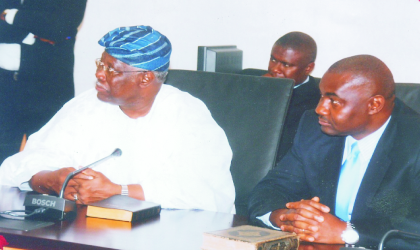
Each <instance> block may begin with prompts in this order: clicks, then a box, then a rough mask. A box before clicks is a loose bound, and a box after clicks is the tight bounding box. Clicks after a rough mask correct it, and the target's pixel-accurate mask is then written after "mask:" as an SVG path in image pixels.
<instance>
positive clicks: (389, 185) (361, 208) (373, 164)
mask: <svg viewBox="0 0 420 250" xmlns="http://www.w3.org/2000/svg"><path fill="white" fill-rule="evenodd" d="M419 126H420V116H419V115H418V114H417V113H415V112H414V111H413V110H412V109H410V108H409V107H407V106H406V105H405V104H404V103H402V102H401V101H399V100H398V99H397V100H396V105H395V108H394V111H393V113H392V117H391V120H390V122H389V124H388V126H387V128H386V129H385V131H384V133H383V135H382V137H381V138H380V140H379V142H378V144H377V146H376V149H375V151H374V153H373V155H372V158H371V161H370V163H369V165H368V168H367V170H366V173H365V176H364V178H363V180H362V183H361V185H360V188H359V191H358V194H357V197H356V201H355V204H354V208H353V214H352V219H351V222H352V223H353V224H354V225H355V227H356V230H357V231H358V232H359V235H360V241H359V244H360V245H362V246H365V247H369V246H374V245H377V244H378V242H379V240H380V239H381V237H382V236H383V235H384V234H385V233H386V232H387V231H388V230H391V229H398V230H402V231H407V232H411V233H419V232H420V129H419ZM344 142H345V137H334V136H328V135H326V134H324V133H322V131H321V129H320V125H319V124H318V118H317V115H316V114H315V112H314V111H307V112H306V113H305V114H304V115H303V117H302V120H301V122H300V124H299V128H298V132H297V134H296V137H295V140H294V144H293V147H292V149H291V151H289V152H288V153H287V154H286V156H285V157H284V158H283V159H282V160H281V161H280V162H279V164H278V165H277V166H276V168H275V169H273V170H271V171H270V172H269V173H268V174H267V176H266V177H265V178H264V179H263V180H262V181H261V182H260V183H259V184H258V185H257V186H256V187H255V189H254V190H253V192H252V194H251V197H250V203H249V213H250V219H251V222H252V223H254V224H259V225H262V223H261V221H260V220H258V219H256V217H257V216H261V215H264V214H266V213H268V212H270V211H274V210H276V209H280V208H285V204H286V203H287V202H289V201H298V200H301V199H310V198H312V197H314V196H318V197H320V199H321V203H323V204H325V205H327V206H329V207H330V208H331V213H332V214H335V199H336V192H337V184H338V179H339V174H340V168H341V161H342V157H343V149H344ZM410 244H414V243H412V242H409V241H408V240H402V239H401V238H395V239H391V240H390V241H389V242H388V243H386V246H390V247H393V248H394V249H420V248H419V245H416V246H413V245H410Z"/></svg>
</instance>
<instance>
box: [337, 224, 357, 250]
mask: <svg viewBox="0 0 420 250" xmlns="http://www.w3.org/2000/svg"><path fill="white" fill-rule="evenodd" d="M341 239H342V240H343V241H344V242H345V243H346V245H350V246H354V244H356V243H357V242H358V241H359V233H357V231H356V230H355V229H354V226H353V225H352V224H351V223H350V221H347V227H346V229H345V230H344V231H343V233H342V234H341Z"/></svg>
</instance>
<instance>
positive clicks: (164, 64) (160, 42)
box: [98, 25, 172, 71]
mask: <svg viewBox="0 0 420 250" xmlns="http://www.w3.org/2000/svg"><path fill="white" fill-rule="evenodd" d="M98 43H99V44H100V45H101V46H104V47H105V51H106V52H107V53H108V54H110V55H111V56H113V57H115V58H116V59H118V60H120V61H122V62H124V63H126V64H128V65H131V66H134V67H136V68H140V69H146V70H151V71H166V70H167V69H168V68H169V58H170V56H171V51H172V47H171V42H169V40H168V38H167V37H166V36H164V35H162V34H161V33H159V32H158V31H156V30H154V29H153V28H152V27H150V26H143V25H141V26H132V27H120V28H116V29H114V30H113V31H110V32H108V34H106V35H105V36H104V37H102V38H101V40H99V41H98Z"/></svg>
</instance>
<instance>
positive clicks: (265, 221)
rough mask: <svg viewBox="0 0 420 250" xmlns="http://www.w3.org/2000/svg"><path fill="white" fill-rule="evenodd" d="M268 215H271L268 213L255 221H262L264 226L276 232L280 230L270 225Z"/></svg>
mask: <svg viewBox="0 0 420 250" xmlns="http://www.w3.org/2000/svg"><path fill="white" fill-rule="evenodd" d="M270 215H271V212H268V213H266V214H264V215H262V216H259V217H257V219H259V220H260V221H262V222H263V223H264V224H266V225H267V226H269V227H271V228H273V229H276V230H281V229H280V228H278V227H275V226H273V224H271V221H270Z"/></svg>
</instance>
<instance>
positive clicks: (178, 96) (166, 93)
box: [157, 84, 210, 115]
mask: <svg viewBox="0 0 420 250" xmlns="http://www.w3.org/2000/svg"><path fill="white" fill-rule="evenodd" d="M157 103H158V105H162V106H165V108H166V109H169V110H173V111H177V112H181V113H191V114H195V115H197V114H198V115H210V111H209V110H208V108H207V106H206V105H205V104H204V102H203V101H201V100H200V99H198V98H196V97H194V96H192V95H191V94H189V93H187V92H184V91H181V90H179V89H177V88H175V87H173V86H171V85H167V84H163V85H162V87H161V89H160V91H159V94H158V96H157Z"/></svg>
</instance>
